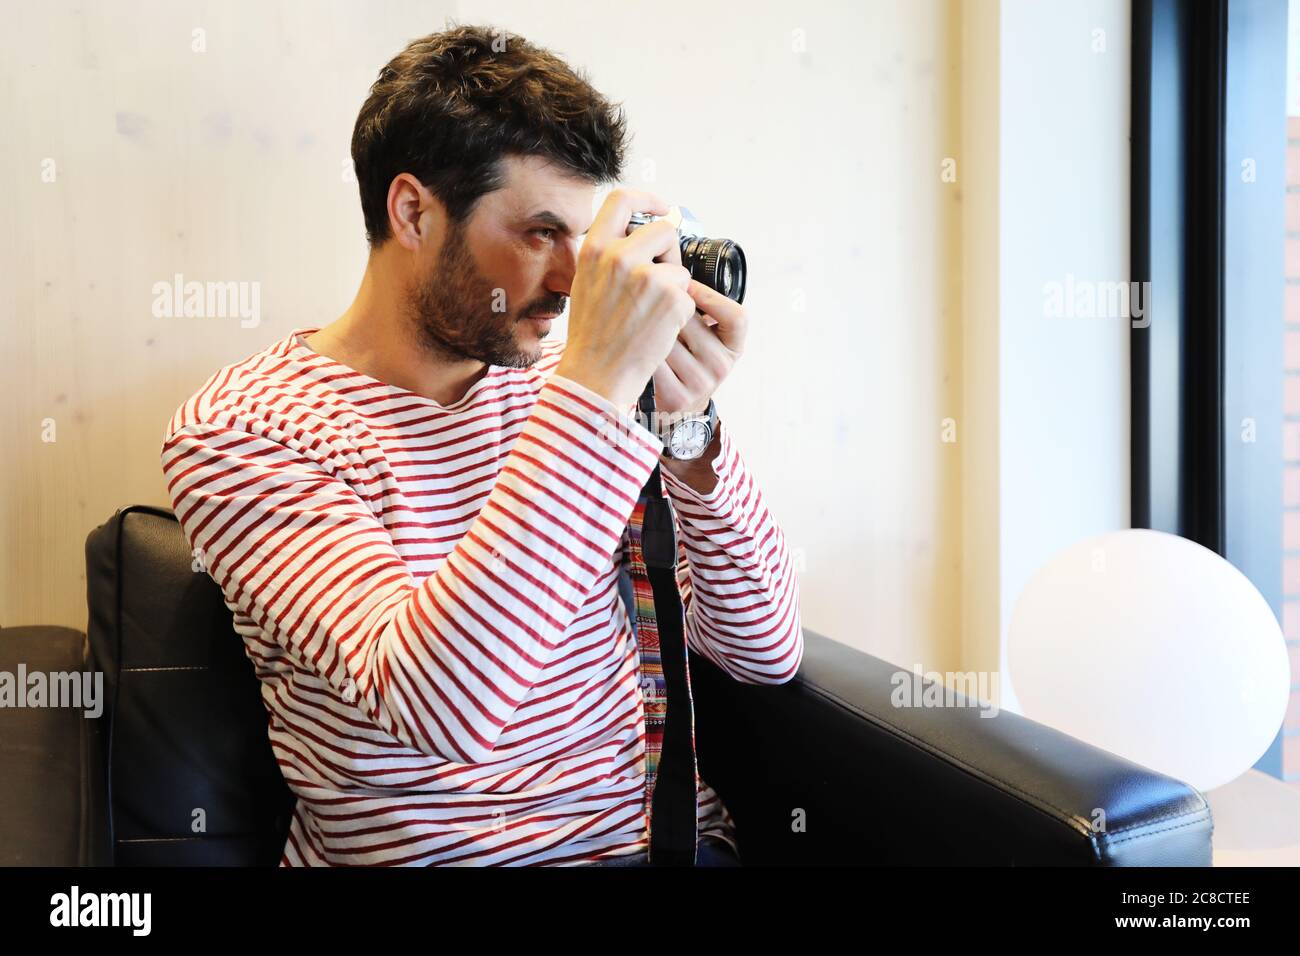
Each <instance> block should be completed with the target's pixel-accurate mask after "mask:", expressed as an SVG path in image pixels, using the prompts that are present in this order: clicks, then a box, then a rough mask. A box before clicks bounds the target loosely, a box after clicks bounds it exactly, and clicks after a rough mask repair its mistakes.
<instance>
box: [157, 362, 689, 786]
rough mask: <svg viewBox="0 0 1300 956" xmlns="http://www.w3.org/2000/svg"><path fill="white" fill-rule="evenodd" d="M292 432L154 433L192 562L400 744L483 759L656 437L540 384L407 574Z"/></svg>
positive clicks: (317, 455)
mask: <svg viewBox="0 0 1300 956" xmlns="http://www.w3.org/2000/svg"><path fill="white" fill-rule="evenodd" d="M292 428H293V426H292V425H291V424H289V423H284V424H283V425H282V426H273V425H271V424H268V423H265V422H259V421H249V420H247V419H245V418H243V417H242V416H241V417H237V416H236V414H235V413H214V414H211V415H208V416H205V422H204V423H202V424H188V425H185V426H184V427H180V428H178V429H176V430H175V431H173V432H172V433H171V434H170V435H169V436H168V438H167V440H166V441H165V443H164V446H163V451H162V463H163V472H164V475H165V477H166V480H167V486H168V490H169V493H170V495H171V498H172V502H173V504H174V507H175V510H176V514H177V517H178V518H179V520H180V523H181V527H182V529H183V530H184V532H185V535H186V537H187V538H188V539H189V542H190V545H191V547H193V548H195V549H196V551H195V554H196V555H197V556H198V557H200V558H201V559H202V560H203V562H204V563H205V565H206V568H207V571H208V573H209V574H211V575H212V577H213V579H214V580H216V582H217V583H218V584H219V585H220V587H221V589H222V591H223V593H224V594H225V596H226V600H227V603H228V604H229V605H230V606H231V607H232V609H234V610H236V611H238V612H240V613H242V614H243V615H245V616H246V617H247V618H248V619H250V620H251V621H253V622H254V623H255V625H256V626H257V627H258V628H259V630H260V631H261V634H262V636H263V638H264V639H265V640H268V641H271V642H274V643H276V644H279V645H281V646H283V647H285V648H286V649H288V651H289V652H290V653H291V655H292V656H293V658H294V659H295V660H296V661H297V662H299V663H300V664H301V665H303V666H306V667H310V668H311V669H312V670H313V671H314V672H316V673H317V674H319V675H320V676H321V677H322V679H324V680H325V681H327V682H328V683H329V684H330V685H331V686H332V687H333V688H334V689H335V690H337V691H338V692H339V693H340V694H341V695H343V696H344V699H346V700H352V701H354V702H355V704H356V705H357V706H359V707H362V708H364V710H365V712H366V714H367V715H368V716H369V718H370V719H371V720H372V721H373V722H374V723H375V724H376V725H378V726H379V727H381V728H383V729H384V730H385V731H386V732H388V733H390V734H391V735H392V736H393V737H395V738H396V739H397V740H399V741H400V742H401V743H403V744H404V745H406V746H408V747H410V748H412V749H414V750H417V751H419V752H421V753H423V754H427V755H430V756H436V757H441V758H443V759H446V760H449V761H454V762H459V763H482V762H485V761H486V760H487V759H489V758H490V756H491V754H492V751H493V747H494V745H495V743H496V741H497V740H498V738H499V736H500V734H501V733H502V731H503V729H504V728H505V727H506V726H507V725H508V724H509V722H510V720H511V718H512V715H513V714H514V712H515V710H516V708H517V707H518V706H519V704H520V703H521V702H522V701H523V699H524V698H525V696H526V695H527V694H528V692H529V691H530V689H531V688H532V686H533V684H534V683H535V681H536V679H537V677H538V675H539V672H540V671H541V669H542V668H543V666H544V665H545V664H546V663H547V662H548V661H549V660H551V659H552V657H553V656H554V655H555V653H556V651H557V648H559V646H560V645H561V644H562V643H563V641H564V637H565V634H566V632H567V631H568V629H569V627H570V625H571V624H572V622H573V620H574V619H575V617H576V616H577V614H578V612H579V610H580V609H581V607H582V605H583V604H584V602H585V600H586V599H587V597H588V596H589V594H590V592H591V590H592V588H593V587H594V586H595V584H596V582H597V580H598V579H599V578H600V577H601V576H602V574H605V573H607V572H608V569H609V566H610V560H611V557H612V555H613V554H614V552H615V550H616V549H617V548H618V546H619V544H620V541H621V538H622V534H623V530H624V528H625V527H626V525H627V522H628V519H629V518H630V516H631V513H632V510H633V508H634V507H635V505H636V500H637V496H638V493H639V491H640V490H641V487H642V486H643V485H644V484H645V481H646V480H647V478H648V477H649V476H650V474H651V472H652V471H653V469H654V466H655V464H656V462H657V461H658V458H659V455H660V454H661V453H662V451H663V444H662V442H661V441H660V440H659V439H658V438H657V437H656V436H654V435H653V434H652V433H651V432H649V431H648V430H646V429H645V428H643V427H641V425H640V424H639V423H637V422H636V421H635V420H634V419H633V418H631V416H624V415H622V414H620V413H619V412H618V410H617V409H616V408H615V406H614V405H613V404H612V403H610V402H608V401H606V400H605V399H604V398H603V397H602V396H600V395H597V394H596V393H594V392H591V391H590V390H588V389H587V388H585V387H583V386H581V385H579V384H577V383H575V382H573V381H571V380H569V379H567V378H563V377H559V376H552V377H551V379H550V380H549V381H548V382H547V383H546V384H545V385H544V386H543V387H542V389H541V390H540V392H539V395H538V398H537V402H536V405H535V406H534V407H533V409H532V411H531V413H530V416H529V418H528V420H527V422H526V423H525V424H524V427H523V428H522V430H521V431H520V434H519V436H518V438H517V439H516V440H515V443H514V445H513V446H512V448H511V451H510V454H509V455H508V456H507V457H506V459H505V460H504V463H503V465H502V467H501V470H500V473H499V474H498V476H497V479H496V481H495V483H494V485H493V488H492V491H491V493H490V494H489V495H488V497H487V500H486V502H485V504H484V506H483V508H482V509H481V510H480V512H479V514H478V515H477V516H476V518H475V520H474V522H473V524H472V525H471V526H470V528H469V530H468V532H467V533H466V534H465V535H464V536H463V537H462V539H461V540H460V541H459V542H458V543H457V545H456V547H455V548H454V549H453V550H452V551H451V553H450V554H449V555H448V556H447V558H446V560H445V561H444V562H443V563H442V564H441V565H440V566H439V567H438V569H437V570H436V571H435V572H434V573H432V574H430V575H428V576H427V577H425V578H424V579H423V580H421V581H420V582H419V583H418V584H417V583H416V582H415V580H414V579H413V578H412V576H411V574H410V572H409V570H408V569H407V566H406V564H405V563H404V561H403V560H402V558H401V557H400V555H399V554H398V553H397V551H396V549H395V547H394V545H393V540H392V537H391V535H390V534H389V533H388V531H387V529H386V528H385V527H384V525H383V524H382V522H381V521H380V520H379V518H378V517H377V516H376V514H375V512H374V510H372V506H371V504H369V503H367V502H366V501H363V500H362V498H361V497H359V496H358V494H357V491H356V490H355V489H354V488H353V487H352V486H351V485H349V484H348V483H347V482H346V481H344V480H343V479H342V478H340V477H338V476H337V475H335V474H333V473H331V470H330V469H329V468H328V467H327V464H326V463H327V462H328V460H329V456H328V454H322V453H321V451H320V449H319V448H318V447H317V446H318V443H319V439H318V438H315V437H313V436H312V435H311V434H304V433H303V432H301V431H298V432H296V433H290V432H289V429H292ZM375 507H378V505H376V506H375Z"/></svg>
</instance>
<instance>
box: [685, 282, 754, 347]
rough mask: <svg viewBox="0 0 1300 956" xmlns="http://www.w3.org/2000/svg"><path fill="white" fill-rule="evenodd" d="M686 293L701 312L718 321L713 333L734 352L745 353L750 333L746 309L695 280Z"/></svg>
mask: <svg viewBox="0 0 1300 956" xmlns="http://www.w3.org/2000/svg"><path fill="white" fill-rule="evenodd" d="M686 291H687V293H688V294H689V295H690V297H691V298H692V299H694V300H695V305H696V307H697V308H698V309H699V310H700V311H701V312H703V313H704V314H705V315H707V316H710V317H712V318H714V319H716V320H717V325H715V326H713V331H714V332H715V333H716V334H717V336H718V338H719V339H720V340H721V341H722V343H723V344H724V345H725V346H727V348H729V349H731V351H733V352H736V353H740V352H743V351H744V348H745V337H746V335H747V334H748V333H749V319H748V316H747V315H746V314H745V307H744V306H742V305H741V304H740V303H739V302H736V301H735V300H734V299H728V298H727V297H726V296H725V295H723V294H722V293H721V292H717V291H715V290H714V289H712V288H710V287H709V286H707V285H705V284H704V283H703V282H698V281H696V280H695V279H692V280H691V283H690V286H689V287H688V288H687V289H686Z"/></svg>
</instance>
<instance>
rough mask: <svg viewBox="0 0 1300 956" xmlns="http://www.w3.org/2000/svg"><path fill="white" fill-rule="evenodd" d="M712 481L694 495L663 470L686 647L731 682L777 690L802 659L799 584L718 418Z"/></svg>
mask: <svg viewBox="0 0 1300 956" xmlns="http://www.w3.org/2000/svg"><path fill="white" fill-rule="evenodd" d="M718 425H719V431H720V434H719V451H718V454H717V455H716V456H715V457H714V458H713V460H712V462H711V463H710V464H711V466H712V468H713V473H714V474H715V475H717V476H718V481H717V484H716V485H715V486H714V488H713V490H712V491H710V492H709V493H708V494H707V495H701V494H699V493H698V492H697V491H696V490H695V489H693V488H692V487H691V486H690V485H688V484H686V483H685V482H684V481H682V480H681V479H679V478H678V477H677V476H675V475H674V474H673V473H672V472H670V471H669V470H668V469H667V468H664V469H661V472H660V474H661V477H662V479H663V484H664V489H665V491H667V492H668V496H669V499H670V500H671V502H672V505H673V510H674V511H675V512H676V514H677V523H678V529H679V531H680V534H679V535H678V566H677V575H678V584H679V586H680V589H681V592H682V600H683V607H684V609H685V612H686V636H687V641H688V643H689V644H690V645H691V647H693V648H695V650H696V651H698V652H699V653H700V654H703V655H704V656H705V657H707V658H709V659H710V660H712V661H713V662H714V663H715V664H717V665H718V666H719V667H721V668H722V669H723V670H724V671H726V672H727V673H728V674H730V675H731V676H732V677H733V678H735V679H736V680H738V681H742V682H744V683H748V684H782V683H785V682H786V681H788V680H789V679H790V678H792V677H793V676H794V675H795V672H796V671H798V669H799V663H800V661H802V660H803V629H802V623H801V621H800V617H799V583H798V580H797V578H796V575H795V571H794V564H793V561H792V559H791V554H790V549H789V547H788V546H787V544H786V539H785V534H784V533H783V532H782V530H781V527H780V525H778V524H777V522H776V519H775V518H774V517H773V516H772V513H771V512H770V511H769V510H768V507H767V504H766V502H765V501H764V500H763V494H762V492H761V491H760V490H759V487H758V485H757V484H756V483H755V481H754V478H753V476H752V475H751V474H750V473H749V470H748V469H747V468H746V467H745V463H744V461H743V460H742V459H741V457H740V455H739V453H738V452H737V451H736V447H735V444H734V443H733V442H732V439H731V432H730V430H729V429H728V428H727V425H726V422H725V421H723V420H721V419H719V422H718Z"/></svg>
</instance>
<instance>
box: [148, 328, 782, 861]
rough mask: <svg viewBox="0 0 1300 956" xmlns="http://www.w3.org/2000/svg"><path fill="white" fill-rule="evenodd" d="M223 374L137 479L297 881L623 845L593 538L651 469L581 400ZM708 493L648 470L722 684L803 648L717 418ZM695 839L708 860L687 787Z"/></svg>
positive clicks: (613, 544)
mask: <svg viewBox="0 0 1300 956" xmlns="http://www.w3.org/2000/svg"><path fill="white" fill-rule="evenodd" d="M313 331H315V330H314V329H299V330H296V331H295V332H294V333H292V334H291V335H289V336H287V337H286V338H284V339H282V340H281V341H279V342H278V343H276V344H274V345H272V346H271V347H269V348H267V349H265V350H264V351H262V352H260V353H258V354H256V355H253V356H251V357H250V358H248V359H245V360H244V361H242V362H239V363H236V364H234V365H231V366H228V367H227V368H224V369H222V370H221V371H220V372H218V373H217V374H216V375H214V376H213V377H212V378H211V379H210V380H209V381H208V382H207V383H206V384H205V385H204V386H203V387H202V388H201V389H200V390H199V391H198V392H197V393H196V394H195V395H194V396H193V397H191V398H190V399H189V400H188V401H186V402H185V403H184V404H183V405H182V406H181V407H180V408H179V409H177V411H176V413H175V415H174V416H173V417H172V420H171V422H170V423H169V425H168V427H167V432H166V436H165V441H164V445H163V450H162V464H163V471H164V474H165V477H166V480H167V486H168V489H169V492H170V495H171V498H172V503H173V505H174V507H175V510H176V514H177V517H178V518H179V519H180V522H181V526H182V528H183V530H184V532H185V535H186V537H187V538H188V539H189V542H190V545H191V547H193V548H194V549H195V555H196V556H197V557H198V558H199V559H200V560H201V561H202V562H203V566H204V567H205V568H206V570H207V572H208V573H209V574H211V575H212V577H213V579H214V580H215V581H216V582H217V583H218V584H219V585H220V587H221V589H222V592H223V593H224V595H225V600H226V603H227V604H228V606H229V607H230V608H231V610H232V611H233V613H234V620H235V627H236V630H237V631H238V633H239V635H240V637H242V639H243V642H244V646H245V649H246V651H247V653H248V656H249V658H250V659H251V660H252V662H253V664H254V667H255V669H256V672H257V675H258V677H259V678H260V680H261V687H262V695H263V700H264V702H265V704H266V708H267V713H268V733H269V736H270V742H271V746H272V749H273V751H274V753H275V756H276V759H277V760H278V762H279V766H280V768H281V770H282V772H283V774H284V777H285V780H286V782H287V783H288V784H289V786H290V788H291V789H292V790H293V792H294V793H295V794H296V795H297V798H298V801H297V807H296V809H295V812H294V816H293V819H292V822H291V825H290V830H289V837H288V840H287V842H286V845H285V848H284V854H283V857H282V859H281V865H282V866H301V865H362V864H385V865H428V864H439V865H447V864H470V865H525V864H550V865H574V864H579V863H585V862H590V861H592V860H596V859H601V858H607V857H611V856H620V855H624V854H630V853H636V852H639V851H642V850H644V849H645V848H646V846H647V840H646V812H645V809H646V808H645V806H644V796H645V773H644V770H645V767H644V756H645V748H644V742H645V722H644V710H643V705H642V698H641V689H640V685H639V682H638V675H637V647H636V640H635V637H634V633H633V631H632V628H631V623H630V621H629V619H628V616H627V614H626V611H625V608H624V605H623V602H622V601H621V600H620V597H619V592H618V586H617V585H618V575H619V571H620V567H621V564H622V562H623V561H625V560H626V555H625V554H624V553H623V549H622V548H621V546H620V545H621V543H622V542H623V540H624V537H623V532H624V529H625V527H626V525H627V522H628V519H629V517H630V515H631V513H632V510H633V507H634V506H635V504H636V500H637V497H638V494H639V492H640V490H641V488H642V486H643V485H644V484H645V481H646V479H647V478H648V477H649V476H650V473H651V472H652V471H653V469H654V467H655V465H656V463H657V462H658V460H659V456H660V454H661V452H662V450H663V443H662V442H661V441H660V440H659V438H658V437H657V436H655V435H654V434H653V433H651V432H650V431H648V430H647V429H645V428H644V427H643V426H642V425H641V424H640V423H639V422H638V421H637V420H636V419H635V418H633V417H631V416H629V415H628V414H627V412H628V411H630V408H629V409H628V410H626V411H622V412H620V410H619V409H617V408H616V407H615V405H614V404H613V403H612V402H610V401H608V400H607V399H605V398H604V397H603V396H601V395H598V394H596V393H595V392H593V391H591V390H590V389H587V388H586V387H584V386H582V385H580V384H578V383H576V382H574V381H572V380H570V379H568V378H565V377H563V376H559V375H556V374H554V370H555V367H556V365H557V364H558V362H559V359H560V356H561V354H562V349H563V342H549V343H544V347H543V357H542V358H541V359H540V360H539V361H538V362H537V363H536V364H534V365H533V366H531V367H530V368H527V369H514V368H506V367H502V366H490V367H489V369H488V371H487V373H486V374H485V375H484V376H483V377H482V378H480V379H479V380H478V381H476V382H475V383H474V384H473V385H472V386H471V387H470V389H469V390H468V392H467V393H466V394H465V395H464V396H463V397H462V398H461V399H460V400H459V401H457V402H455V403H454V404H451V405H445V406H444V405H440V404H438V403H437V402H434V401H432V400H431V399H428V398H425V397H423V396H420V395H417V394H415V393H412V392H409V391H406V390H405V389H401V388H398V387H395V386H392V385H388V384H385V383H383V382H380V381H378V380H376V379H373V378H371V377H369V376H366V375H364V374H362V373H360V372H358V371H356V370H354V369H351V368H349V367H347V366H345V365H343V364H341V363H339V362H336V361H334V360H332V359H330V358H328V357H326V356H323V355H321V354H319V353H317V352H315V351H314V350H312V349H311V348H310V347H309V346H308V345H306V343H305V342H304V341H303V340H304V338H305V337H306V336H307V335H310V334H311V333H312V332H313ZM720 447H721V451H720V453H719V454H718V455H717V457H716V458H715V459H714V460H713V462H712V464H713V468H714V471H715V473H716V474H718V476H719V477H718V483H717V486H716V487H715V488H714V489H713V490H712V491H711V492H710V493H709V494H707V495H700V494H698V493H697V492H695V491H694V490H693V489H692V488H690V487H689V486H687V485H686V484H685V483H683V482H681V481H680V480H678V479H677V478H676V477H675V476H673V475H672V474H671V473H670V472H669V471H668V470H667V469H666V468H665V469H661V474H662V477H663V481H664V484H665V489H666V491H667V493H668V496H669V499H670V502H671V504H672V506H673V509H674V512H675V514H676V516H677V522H678V529H679V532H680V533H679V541H680V546H679V558H680V564H679V573H678V579H679V583H680V586H681V592H682V597H683V603H684V607H685V611H686V624H687V627H686V632H687V640H688V642H689V644H690V646H691V647H692V648H694V649H695V650H696V651H698V652H699V653H701V654H703V655H704V656H706V657H707V658H709V659H710V660H712V661H713V662H715V663H716V664H717V665H718V666H719V667H721V668H722V669H723V670H725V671H726V672H727V673H728V674H730V675H731V676H732V677H733V678H735V679H736V680H739V681H744V682H748V683H767V684H778V683H782V682H784V681H786V680H789V679H790V678H791V677H792V676H793V675H794V673H795V671H796V670H797V668H798V666H799V662H800V660H801V658H802V655H803V642H802V635H801V630H800V617H799V596H798V585H797V580H796V577H795V573H794V569H793V566H792V562H791V556H790V553H789V550H788V548H787V546H786V542H785V537H784V535H783V533H782V531H781V529H780V527H779V526H778V525H777V523H776V522H775V520H774V519H773V516H772V515H771V513H770V512H769V510H768V508H767V506H766V504H765V502H764V500H763V496H762V494H761V493H760V492H759V489H758V486H757V485H756V484H755V482H754V480H753V478H752V476H751V475H750V473H749V472H748V471H747V470H746V468H745V465H744V463H743V461H742V460H741V458H740V456H739V455H738V454H737V451H736V449H735V447H734V445H733V443H732V440H731V436H730V434H729V431H728V429H727V426H726V423H725V419H722V420H721V434H720ZM699 796H700V800H699V832H700V833H701V835H704V834H714V835H718V836H721V837H723V838H724V839H728V840H729V841H731V840H733V839H734V830H733V827H732V821H731V819H730V816H729V815H728V813H727V810H726V808H725V807H724V806H723V805H722V803H721V801H720V800H719V798H718V796H717V794H716V793H715V792H714V791H713V790H712V789H711V788H710V787H709V786H708V785H707V784H706V783H704V782H703V781H702V780H701V781H699Z"/></svg>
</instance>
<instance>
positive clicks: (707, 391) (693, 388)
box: [664, 341, 717, 412]
mask: <svg viewBox="0 0 1300 956" xmlns="http://www.w3.org/2000/svg"><path fill="white" fill-rule="evenodd" d="M664 362H665V364H667V366H668V369H669V371H671V372H672V373H673V375H675V376H676V377H677V381H678V382H680V383H681V384H682V387H683V388H684V389H685V390H686V396H687V399H686V405H683V406H682V407H681V408H680V409H679V410H680V411H691V412H694V411H699V409H698V408H695V407H687V406H695V405H699V404H701V399H700V396H703V395H712V394H713V391H714V388H715V387H716V385H717V383H716V382H715V381H714V380H713V376H711V375H710V374H709V371H708V369H706V368H705V367H704V365H703V364H702V363H701V362H700V360H699V359H698V358H696V357H695V356H694V355H692V354H691V353H690V350H688V349H687V348H686V346H685V345H683V344H682V343H681V342H680V341H676V342H673V347H672V348H671V349H669V351H668V358H666V359H664Z"/></svg>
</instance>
